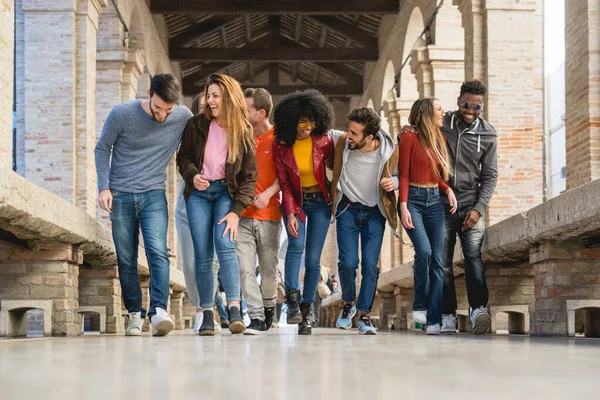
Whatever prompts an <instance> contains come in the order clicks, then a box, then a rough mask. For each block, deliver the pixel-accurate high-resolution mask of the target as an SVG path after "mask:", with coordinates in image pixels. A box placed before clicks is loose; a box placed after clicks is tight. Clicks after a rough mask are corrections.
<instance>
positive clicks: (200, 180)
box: [194, 174, 210, 191]
mask: <svg viewBox="0 0 600 400" xmlns="http://www.w3.org/2000/svg"><path fill="white" fill-rule="evenodd" d="M209 186H210V182H209V181H208V180H207V179H206V178H205V177H204V175H201V174H198V175H196V176H194V187H195V188H196V189H197V190H199V191H203V190H206V188H208V187H209Z"/></svg>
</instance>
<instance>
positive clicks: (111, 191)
mask: <svg viewBox="0 0 600 400" xmlns="http://www.w3.org/2000/svg"><path fill="white" fill-rule="evenodd" d="M110 194H112V197H115V196H116V195H118V194H119V192H118V191H116V190H113V189H110Z"/></svg>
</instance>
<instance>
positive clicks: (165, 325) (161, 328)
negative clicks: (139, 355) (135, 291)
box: [150, 307, 175, 336]
mask: <svg viewBox="0 0 600 400" xmlns="http://www.w3.org/2000/svg"><path fill="white" fill-rule="evenodd" d="M150 323H151V324H152V336H166V335H167V334H168V333H169V332H171V331H172V330H173V328H175V324H174V323H173V320H172V319H171V317H169V313H168V312H166V311H165V310H163V309H162V308H160V307H156V314H154V315H153V316H152V318H150Z"/></svg>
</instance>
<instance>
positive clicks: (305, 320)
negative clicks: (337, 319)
mask: <svg viewBox="0 0 600 400" xmlns="http://www.w3.org/2000/svg"><path fill="white" fill-rule="evenodd" d="M311 306H312V304H310V303H301V304H300V311H301V312H302V322H300V323H299V324H298V335H310V334H311V333H312V325H311V323H310V309H311Z"/></svg>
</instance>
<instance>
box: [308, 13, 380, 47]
mask: <svg viewBox="0 0 600 400" xmlns="http://www.w3.org/2000/svg"><path fill="white" fill-rule="evenodd" d="M310 19H311V20H313V21H315V22H316V23H318V24H319V25H321V26H322V27H324V28H328V29H331V30H332V31H334V32H337V33H338V34H340V35H342V36H344V37H345V38H348V39H351V40H352V41H354V42H356V43H358V44H360V45H361V46H363V47H366V48H370V47H374V48H378V44H377V39H376V38H374V37H372V36H370V35H369V34H368V33H367V32H365V31H363V30H361V29H359V28H358V27H356V26H355V25H352V24H349V23H347V22H344V21H342V20H340V19H338V18H335V17H333V16H331V15H311V16H310Z"/></svg>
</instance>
